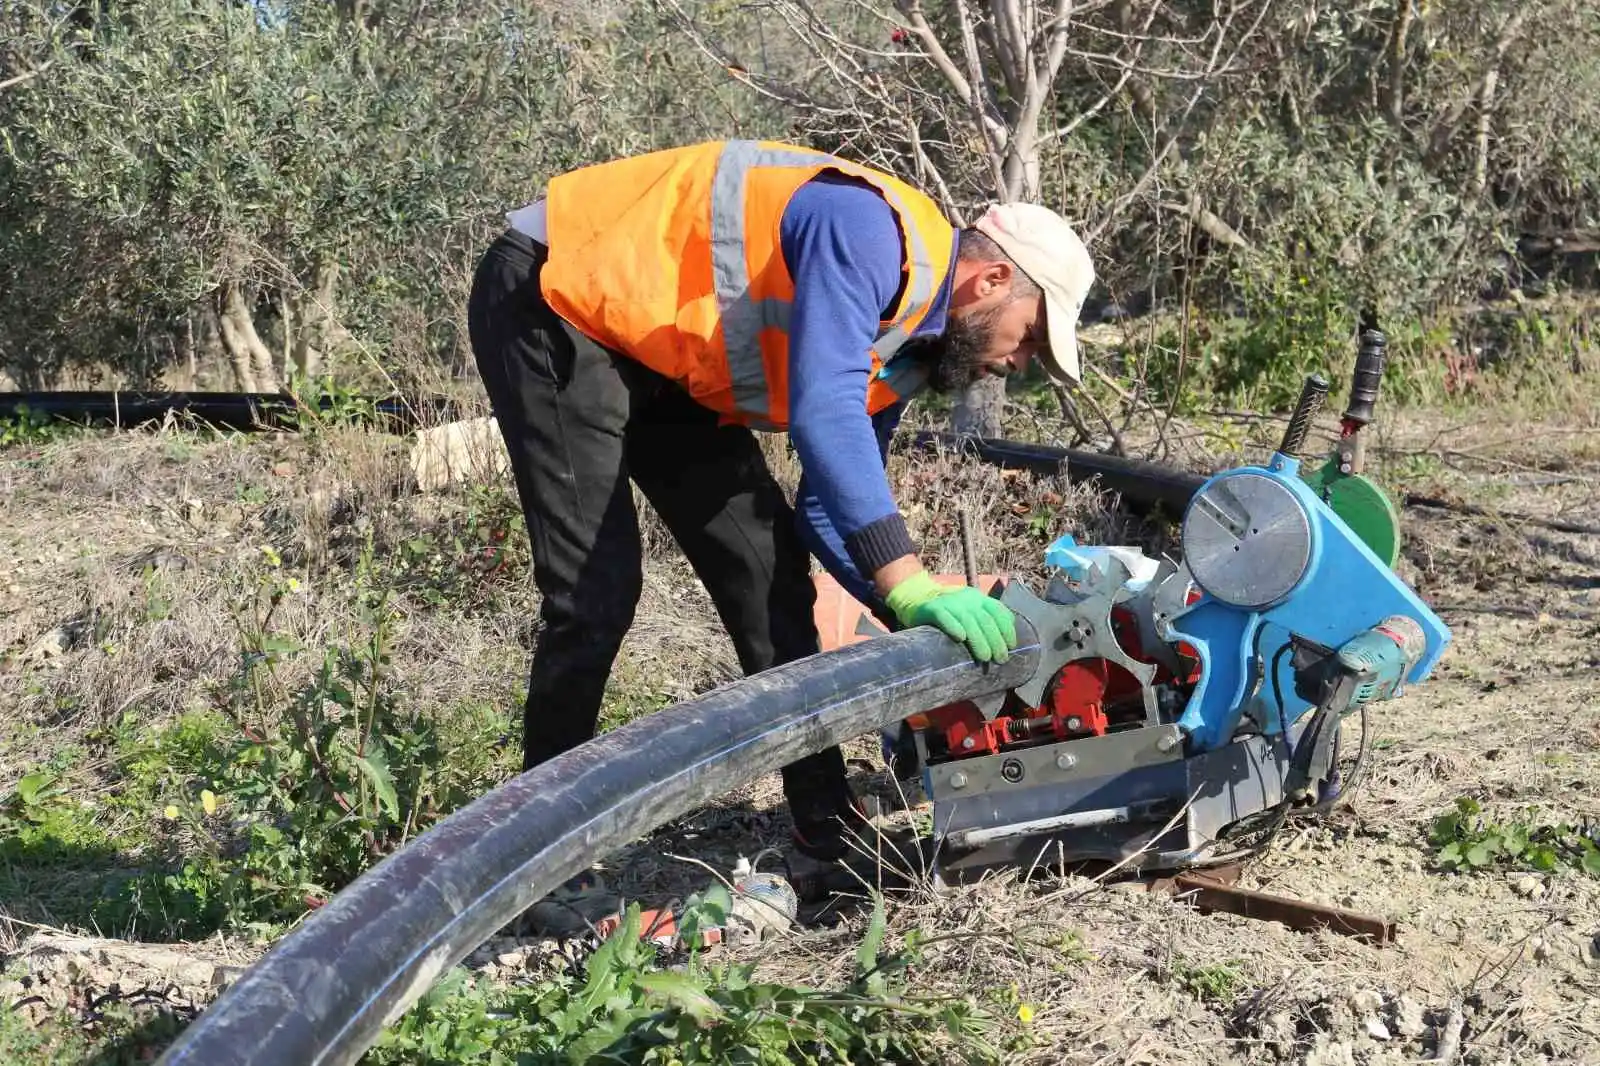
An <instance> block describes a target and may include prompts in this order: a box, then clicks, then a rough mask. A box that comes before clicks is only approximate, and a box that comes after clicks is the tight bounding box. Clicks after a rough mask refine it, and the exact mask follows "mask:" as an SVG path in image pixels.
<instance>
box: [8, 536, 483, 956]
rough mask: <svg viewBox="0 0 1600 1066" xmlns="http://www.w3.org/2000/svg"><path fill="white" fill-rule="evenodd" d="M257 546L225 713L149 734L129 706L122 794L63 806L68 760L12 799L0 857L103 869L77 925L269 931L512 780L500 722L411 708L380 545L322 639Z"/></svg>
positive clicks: (116, 731) (116, 736)
mask: <svg viewBox="0 0 1600 1066" xmlns="http://www.w3.org/2000/svg"><path fill="white" fill-rule="evenodd" d="M263 555H264V556H265V559H266V563H267V565H266V568H265V570H264V572H262V573H259V574H258V575H256V577H255V578H254V579H253V580H252V582H251V583H250V584H249V585H247V586H246V587H245V588H243V589H242V590H239V593H238V595H237V597H236V600H235V603H234V605H233V606H234V610H235V614H236V620H237V623H238V625H239V628H240V636H239V644H240V648H241V652H242V654H241V657H240V661H239V666H238V669H237V671H236V672H235V674H234V676H233V678H232V679H231V681H230V682H229V683H228V684H227V685H226V686H225V687H224V688H223V689H222V690H221V692H220V693H219V697H220V698H219V701H218V705H217V706H215V707H212V708H209V709H205V710H199V711H194V712H191V713H188V714H185V715H184V716H182V717H180V718H179V719H178V720H177V721H176V722H173V723H172V724H170V725H168V726H166V727H164V728H161V729H157V730H153V731H151V730H147V729H145V728H143V727H141V725H140V723H139V718H138V715H137V714H136V713H134V712H131V711H130V712H126V713H125V714H124V715H122V716H121V717H120V718H119V719H118V721H117V722H115V723H114V724H113V725H112V726H111V727H110V728H108V729H107V730H105V731H104V733H103V734H102V736H101V737H100V740H101V741H102V742H103V743H105V744H106V745H107V746H108V747H109V748H110V749H111V750H112V753H113V758H114V761H115V766H116V769H117V771H118V772H119V776H120V778H121V782H122V787H121V788H119V789H118V790H117V791H116V792H115V793H114V794H113V795H111V796H110V797H109V798H108V799H107V800H106V801H105V802H104V803H103V804H102V806H101V807H99V808H97V809H86V808H84V807H82V806H81V805H78V804H73V803H70V802H68V801H67V800H66V798H65V791H64V789H63V788H61V787H59V784H58V782H59V779H60V776H61V768H59V767H55V768H51V767H46V768H41V769H39V770H36V771H35V772H33V773H30V774H29V775H27V776H26V777H24V778H23V779H22V780H21V782H19V784H18V786H17V788H16V790H15V793H14V794H13V796H12V797H11V798H10V799H9V800H8V801H7V802H6V803H5V805H4V806H3V807H0V830H5V832H4V838H5V842H4V844H3V845H0V849H3V850H0V856H3V857H5V858H8V859H11V860H13V861H16V862H18V864H19V867H21V868H23V869H26V870H29V871H30V873H29V875H28V876H30V877H34V878H35V879H37V878H38V877H40V876H42V874H40V873H39V871H40V870H49V869H54V868H61V869H67V868H70V869H73V870H79V871H91V870H92V871H94V874H93V880H94V881H95V889H94V891H92V892H91V893H89V895H88V898H87V899H85V900H84V901H82V904H81V906H77V905H75V909H71V908H69V910H68V912H67V914H66V916H68V917H70V918H72V919H76V920H77V921H79V922H80V923H81V924H88V925H94V926H98V927H100V928H102V929H113V930H115V931H117V932H119V933H121V932H127V931H133V932H137V933H138V934H140V935H144V936H147V937H148V936H152V935H154V936H159V937H165V938H175V937H181V938H194V937H200V936H205V935H207V934H209V933H211V932H213V931H215V930H217V929H219V928H229V929H233V930H250V931H253V932H256V933H262V934H269V933H272V932H274V931H276V930H277V929H279V928H281V927H282V926H283V925H284V924H286V923H288V922H292V921H294V920H295V919H296V918H298V917H299V916H300V915H301V914H303V913H304V911H305V910H306V909H307V908H314V907H317V906H320V905H321V904H322V903H323V902H324V901H325V900H326V899H328V898H329V897H330V896H331V895H332V894H333V893H334V892H336V891H337V890H338V889H339V888H341V887H343V886H344V885H346V884H348V883H349V882H350V881H352V880H354V879H355V878H356V877H358V876H359V875H360V874H361V873H362V872H363V871H364V870H365V869H366V868H367V867H368V866H370V865H371V864H372V863H373V862H374V861H375V860H377V859H379V858H381V857H382V856H383V855H385V854H388V853H389V852H391V851H393V850H395V849H396V848H398V847H400V846H401V845H403V844H404V843H405V842H406V841H407V840H408V839H410V838H411V837H413V836H415V835H416V834H417V833H419V832H421V831H422V830H423V829H425V828H426V827H427V826H428V825H430V824H432V823H433V822H435V821H437V820H438V819H439V818H441V817H443V816H444V815H445V814H447V813H449V811H451V810H453V809H454V808H456V807H458V806H460V805H462V804H464V803H466V802H468V801H470V800H471V799H472V798H475V797H476V796H477V795H479V794H481V793H482V792H483V791H484V789H485V788H486V787H488V785H490V784H491V783H493V781H494V780H497V779H498V778H499V776H501V770H502V768H501V767H500V766H499V765H498V761H499V760H501V759H502V758H503V757H504V756H503V753H502V752H500V751H498V750H497V747H496V743H495V741H496V738H497V737H498V735H499V733H500V732H501V730H502V728H503V723H502V722H501V720H500V716H499V715H497V714H494V713H492V712H490V711H489V710H488V709H487V708H481V707H475V706H474V707H467V708H457V709H455V713H444V714H422V713H417V712H416V711H414V710H412V709H410V708H409V707H407V706H406V704H405V701H404V699H403V694H402V692H401V690H400V688H399V686H398V685H397V684H396V683H395V681H394V679H393V678H392V677H391V667H390V658H389V657H390V647H391V645H392V643H393V630H394V627H395V624H396V621H397V608H396V606H395V604H394V603H393V602H392V599H391V597H390V594H389V590H388V589H387V588H385V587H382V586H381V585H379V584H377V583H375V581H374V578H375V575H376V567H375V566H374V565H373V562H372V559H371V554H370V546H369V551H368V552H367V553H366V554H365V555H364V556H363V561H362V564H361V565H360V566H359V567H358V571H357V575H356V580H355V583H354V588H353V589H352V590H351V596H352V598H353V601H354V602H353V603H352V605H351V607H352V613H353V615H354V617H355V622H354V624H353V625H352V626H351V629H350V631H349V632H348V633H347V634H346V636H345V639H342V640H332V641H330V642H328V643H327V644H326V645H325V646H323V647H321V648H315V647H307V646H303V645H302V644H301V642H300V641H299V640H297V639H295V637H294V636H293V635H292V634H290V633H289V632H286V631H284V630H283V629H280V628H279V623H278V617H279V612H280V609H281V607H282V606H283V604H284V603H285V602H286V601H287V600H289V599H290V598H291V597H294V596H296V595H299V594H300V592H301V585H300V582H299V580H298V579H297V578H295V577H293V576H290V575H288V574H286V573H285V572H284V570H283V567H282V561H281V559H280V558H278V556H277V554H276V553H275V552H273V551H271V550H270V549H267V550H266V551H264V552H263ZM151 600H152V603H151V606H152V608H154V609H152V612H151V613H152V614H158V613H159V612H160V608H159V602H158V601H159V597H158V596H152V597H151ZM22 860H26V862H22ZM113 860H118V861H116V862H113ZM108 866H109V867H110V868H109V869H108ZM8 876H9V875H8ZM52 906H54V903H53V904H52Z"/></svg>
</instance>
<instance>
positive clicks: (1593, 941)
mask: <svg viewBox="0 0 1600 1066" xmlns="http://www.w3.org/2000/svg"><path fill="white" fill-rule="evenodd" d="M1583 962H1584V965H1586V966H1588V967H1590V968H1592V969H1596V970H1600V933H1596V934H1595V935H1594V936H1592V937H1590V938H1589V942H1588V943H1587V944H1585V945H1583Z"/></svg>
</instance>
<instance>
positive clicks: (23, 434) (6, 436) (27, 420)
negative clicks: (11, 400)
mask: <svg viewBox="0 0 1600 1066" xmlns="http://www.w3.org/2000/svg"><path fill="white" fill-rule="evenodd" d="M72 432H73V427H72V426H70V425H67V424H65V423H62V422H57V421H55V420H54V419H52V418H49V417H47V416H46V415H42V414H39V413H37V412H35V411H33V410H32V409H31V408H29V407H28V406H27V405H26V404H22V405H19V406H18V407H17V413H16V414H15V415H12V416H10V417H8V418H0V448H9V447H11V446H12V445H14V444H15V445H27V446H33V447H37V446H38V445H41V444H48V443H49V442H50V441H53V440H57V439H59V438H61V437H64V436H67V435H68V434H70V433H72Z"/></svg>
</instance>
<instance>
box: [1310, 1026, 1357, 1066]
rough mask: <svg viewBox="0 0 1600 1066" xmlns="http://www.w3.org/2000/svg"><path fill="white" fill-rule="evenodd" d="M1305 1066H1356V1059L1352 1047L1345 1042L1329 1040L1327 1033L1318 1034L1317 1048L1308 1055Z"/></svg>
mask: <svg viewBox="0 0 1600 1066" xmlns="http://www.w3.org/2000/svg"><path fill="white" fill-rule="evenodd" d="M1305 1066H1356V1058H1355V1055H1354V1054H1353V1053H1352V1052H1351V1050H1350V1045H1349V1044H1347V1043H1345V1042H1344V1041H1343V1040H1329V1039H1328V1036H1327V1034H1326V1033H1318V1034H1317V1042H1316V1046H1314V1047H1313V1048H1312V1049H1311V1051H1310V1052H1309V1053H1307V1055H1306V1061H1305Z"/></svg>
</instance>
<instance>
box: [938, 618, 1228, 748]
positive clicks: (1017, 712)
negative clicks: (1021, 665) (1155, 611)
mask: <svg viewBox="0 0 1600 1066" xmlns="http://www.w3.org/2000/svg"><path fill="white" fill-rule="evenodd" d="M1199 596H1200V592H1199V590H1198V589H1195V590H1192V591H1191V592H1190V594H1189V602H1190V603H1193V602H1194V601H1195V600H1196V599H1198V598H1199ZM1111 622H1112V627H1113V629H1114V631H1115V633H1116V637H1117V642H1118V643H1119V644H1120V645H1121V646H1122V648H1123V650H1124V651H1126V652H1127V653H1128V656H1129V658H1132V659H1133V660H1135V661H1136V662H1141V663H1148V664H1150V665H1152V666H1155V667H1156V673H1155V677H1154V678H1153V679H1152V683H1153V684H1157V685H1164V684H1171V683H1173V682H1175V681H1176V682H1179V683H1181V684H1184V685H1192V684H1194V683H1195V682H1196V681H1198V680H1199V679H1200V661H1199V657H1198V655H1197V654H1196V653H1195V650H1194V648H1192V647H1190V646H1189V645H1187V644H1179V645H1178V661H1179V663H1180V666H1181V676H1179V677H1174V676H1173V674H1172V673H1171V671H1169V670H1168V669H1167V668H1166V667H1164V666H1162V665H1160V664H1159V663H1157V662H1156V661H1155V660H1154V659H1152V658H1150V657H1149V656H1148V655H1147V654H1146V653H1145V651H1144V647H1143V645H1142V644H1141V643H1140V641H1139V628H1138V622H1137V620H1136V619H1135V618H1134V617H1133V614H1132V613H1131V612H1129V611H1127V610H1126V609H1124V608H1121V607H1114V608H1112V611H1111ZM1123 708H1136V710H1137V713H1138V714H1139V715H1140V716H1141V717H1142V716H1143V714H1144V703H1143V699H1142V697H1141V694H1140V685H1139V680H1138V679H1137V678H1136V677H1134V676H1133V675H1132V674H1130V673H1128V672H1127V671H1126V670H1124V669H1123V668H1122V667H1120V666H1118V665H1117V664H1115V663H1113V662H1110V661H1108V660H1106V659H1077V660H1074V661H1072V662H1069V663H1067V664H1066V665H1065V666H1063V667H1062V668H1061V669H1060V670H1059V671H1057V673H1056V676H1055V677H1054V678H1052V679H1051V680H1050V684H1049V685H1048V686H1047V687H1046V689H1045V698H1044V703H1043V704H1042V705H1041V706H1038V707H1029V708H1023V709H1014V710H1012V711H1011V713H1009V714H1001V715H998V716H996V717H995V718H993V719H986V718H984V716H983V712H982V711H980V710H979V709H978V707H977V705H976V704H973V703H971V702H962V703H951V704H946V705H945V706H943V707H935V708H933V709H932V710H930V711H927V712H925V713H924V714H919V715H913V716H911V717H910V718H908V719H907V721H908V723H909V724H910V725H911V727H912V728H913V729H919V730H930V731H933V732H936V733H939V734H942V736H943V737H944V741H945V745H946V747H947V749H948V750H949V753H950V754H951V755H952V756H956V757H960V756H966V755H991V754H994V753H995V752H997V751H999V750H1001V749H1002V748H1005V747H1008V746H1010V745H1012V744H1016V743H1020V742H1024V741H1046V740H1052V741H1053V740H1066V739H1067V738H1069V737H1074V736H1104V735H1105V733H1106V730H1107V729H1108V728H1109V727H1110V725H1111V723H1112V718H1111V712H1112V711H1114V710H1120V709H1123Z"/></svg>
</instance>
